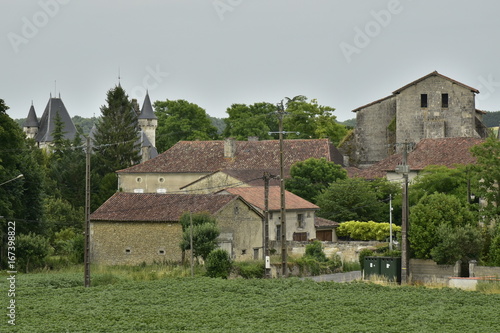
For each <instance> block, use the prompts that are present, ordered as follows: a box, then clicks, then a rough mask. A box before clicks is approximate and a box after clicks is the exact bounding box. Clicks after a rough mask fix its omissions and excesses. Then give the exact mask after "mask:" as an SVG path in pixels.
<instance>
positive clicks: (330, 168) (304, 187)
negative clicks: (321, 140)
mask: <svg viewBox="0 0 500 333" xmlns="http://www.w3.org/2000/svg"><path fill="white" fill-rule="evenodd" d="M346 178H347V172H346V171H345V169H343V168H342V167H341V166H340V165H338V164H335V163H334V162H329V161H327V160H326V159H325V158H324V157H322V158H320V159H317V158H309V159H307V160H305V161H301V162H297V163H295V164H294V165H292V167H291V168H290V178H289V179H287V180H286V184H285V185H286V189H287V190H288V191H290V192H292V193H294V194H296V195H298V196H299V197H301V198H304V199H306V200H308V201H310V202H313V203H315V202H316V200H317V197H318V195H320V194H321V193H322V192H323V191H324V190H325V189H326V188H328V186H329V185H330V184H331V183H333V182H335V181H337V180H339V179H346Z"/></svg>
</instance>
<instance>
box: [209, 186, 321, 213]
mask: <svg viewBox="0 0 500 333" xmlns="http://www.w3.org/2000/svg"><path fill="white" fill-rule="evenodd" d="M224 191H226V192H229V193H231V194H234V195H239V196H241V197H242V198H243V199H245V201H247V202H248V203H250V204H252V205H254V206H255V207H257V208H259V209H261V210H264V186H254V187H232V188H228V189H226V190H224ZM219 193H220V192H219ZM280 198H281V192H280V188H279V186H270V187H269V210H270V211H272V210H274V211H276V210H280V208H281V199H280ZM285 207H286V209H287V210H299V209H319V207H318V206H316V205H315V204H313V203H311V202H309V201H307V200H304V199H302V198H301V197H299V196H297V195H295V194H293V193H291V192H288V191H285Z"/></svg>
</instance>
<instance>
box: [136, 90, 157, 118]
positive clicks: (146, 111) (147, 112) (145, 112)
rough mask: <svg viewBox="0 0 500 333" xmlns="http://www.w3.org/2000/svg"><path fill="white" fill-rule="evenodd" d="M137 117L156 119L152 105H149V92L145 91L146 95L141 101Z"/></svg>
mask: <svg viewBox="0 0 500 333" xmlns="http://www.w3.org/2000/svg"><path fill="white" fill-rule="evenodd" d="M139 119H157V118H156V116H155V114H154V112H153V107H152V106H151V100H150V99H149V93H147V92H146V97H144V103H142V109H141V114H140V115H139Z"/></svg>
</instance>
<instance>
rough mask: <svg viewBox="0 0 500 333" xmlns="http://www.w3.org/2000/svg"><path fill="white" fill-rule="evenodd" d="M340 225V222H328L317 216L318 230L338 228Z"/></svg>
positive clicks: (315, 224)
mask: <svg viewBox="0 0 500 333" xmlns="http://www.w3.org/2000/svg"><path fill="white" fill-rule="evenodd" d="M339 225H340V223H338V222H335V221H332V220H328V219H325V218H322V217H319V216H316V217H315V220H314V227H315V228H316V229H332V228H334V227H338V226H339Z"/></svg>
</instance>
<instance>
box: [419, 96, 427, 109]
mask: <svg viewBox="0 0 500 333" xmlns="http://www.w3.org/2000/svg"><path fill="white" fill-rule="evenodd" d="M420 107H421V108H426V107H427V94H422V95H420Z"/></svg>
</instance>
